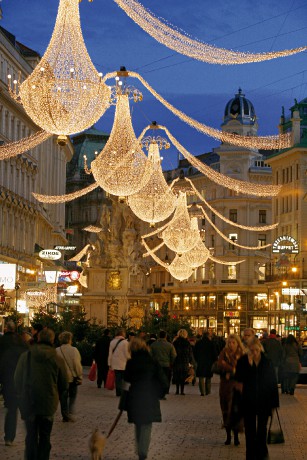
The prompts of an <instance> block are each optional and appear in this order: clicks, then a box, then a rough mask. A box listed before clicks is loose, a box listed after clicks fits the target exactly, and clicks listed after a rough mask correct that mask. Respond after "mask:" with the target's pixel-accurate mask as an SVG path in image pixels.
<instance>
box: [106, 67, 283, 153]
mask: <svg viewBox="0 0 307 460" xmlns="http://www.w3.org/2000/svg"><path fill="white" fill-rule="evenodd" d="M115 75H116V72H111V73H108V74H106V75H105V77H104V79H105V81H106V80H108V79H109V78H113V77H114V76H115ZM128 75H129V76H130V77H133V78H137V79H138V80H139V81H140V82H141V83H142V84H143V85H144V86H145V88H147V89H148V91H149V92H150V93H151V94H152V95H153V96H154V97H155V98H156V99H157V100H158V101H160V102H161V104H163V105H164V106H165V107H166V108H167V109H169V110H170V111H171V112H172V113H173V114H174V115H176V116H177V117H178V118H180V120H182V121H184V122H185V123H187V124H188V125H190V126H192V128H194V129H197V130H198V131H200V132H202V133H204V134H206V135H207V136H209V137H212V138H213V139H216V140H220V141H221V142H223V143H226V144H230V145H236V146H238V147H243V148H247V149H262V150H280V149H286V148H289V147H291V146H292V138H291V134H290V133H283V134H278V135H277V136H241V135H240V134H235V133H228V132H226V131H220V130H218V129H215V128H211V127H210V126H207V125H204V124H202V123H200V122H199V121H196V120H194V119H193V118H191V117H189V116H188V115H186V114H185V113H183V112H181V110H178V109H176V108H175V107H174V106H173V105H172V104H170V103H169V102H167V101H166V100H165V99H164V98H163V97H162V96H160V94H158V93H157V92H156V91H155V90H154V89H153V88H152V87H151V86H150V85H149V83H147V81H146V80H144V78H142V77H141V76H140V75H139V74H138V73H136V72H130V71H129V72H127V76H128Z"/></svg>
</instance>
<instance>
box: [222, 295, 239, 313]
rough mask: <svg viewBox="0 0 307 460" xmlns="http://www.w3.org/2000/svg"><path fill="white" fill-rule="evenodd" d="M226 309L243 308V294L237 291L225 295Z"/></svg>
mask: <svg viewBox="0 0 307 460" xmlns="http://www.w3.org/2000/svg"><path fill="white" fill-rule="evenodd" d="M224 305H225V309H226V310H241V296H239V295H238V294H237V293H228V294H226V295H225V297H224Z"/></svg>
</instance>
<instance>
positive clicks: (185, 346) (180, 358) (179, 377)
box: [173, 329, 194, 395]
mask: <svg viewBox="0 0 307 460" xmlns="http://www.w3.org/2000/svg"><path fill="white" fill-rule="evenodd" d="M173 345H174V347H175V350H176V353H177V356H176V358H175V361H174V365H173V381H174V383H175V384H176V395H179V387H180V394H181V395H184V394H185V393H184V385H185V380H186V378H187V377H188V371H189V366H190V365H192V364H193V363H194V357H193V351H192V347H191V344H190V342H189V340H188V333H187V331H186V330H185V329H180V330H179V331H178V333H177V337H176V338H175V339H174V342H173Z"/></svg>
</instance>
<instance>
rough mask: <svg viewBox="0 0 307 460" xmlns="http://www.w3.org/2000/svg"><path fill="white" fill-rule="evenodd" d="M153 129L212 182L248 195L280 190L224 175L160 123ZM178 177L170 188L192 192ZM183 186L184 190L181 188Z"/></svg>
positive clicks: (260, 194) (272, 194) (144, 131)
mask: <svg viewBox="0 0 307 460" xmlns="http://www.w3.org/2000/svg"><path fill="white" fill-rule="evenodd" d="M151 128H152V125H148V126H147V127H146V128H145V129H144V130H143V132H142V133H141V135H140V137H139V139H141V137H142V136H143V135H144V133H146V131H147V130H148V129H151ZM155 129H161V130H163V131H164V132H165V133H166V134H167V136H168V138H169V139H170V141H171V142H172V144H173V145H174V146H175V147H176V148H177V149H178V151H179V152H180V153H182V155H183V156H184V157H185V158H186V159H187V160H188V161H189V163H191V164H192V165H193V166H194V167H195V168H196V169H198V171H200V172H201V173H203V174H204V175H205V176H206V177H208V179H210V180H211V181H212V182H215V183H216V184H218V185H222V186H223V187H226V188H228V189H230V190H234V191H235V192H239V193H243V194H245V195H246V194H248V195H255V196H270V197H271V196H276V195H278V193H279V192H280V190H281V188H282V186H281V185H265V184H255V183H252V182H245V181H241V180H238V179H233V178H231V177H229V176H225V175H224V174H221V173H219V172H218V171H215V170H214V169H212V168H211V167H210V166H207V165H206V164H204V163H202V162H201V161H200V160H198V159H197V158H196V157H194V155H192V154H191V153H189V152H188V151H187V150H186V149H185V148H184V147H183V146H182V145H181V144H180V143H179V142H178V141H177V139H176V138H175V137H174V136H172V134H171V133H170V131H169V130H168V129H167V128H166V127H165V126H162V125H155ZM178 180H179V179H175V180H174V181H173V184H174V185H171V186H170V188H172V190H173V191H174V192H175V193H176V190H177V189H178V190H180V189H181V190H182V191H184V192H185V193H187V194H189V195H193V194H194V189H193V188H192V186H191V184H189V183H187V181H185V180H182V181H181V182H178ZM183 187H184V190H183Z"/></svg>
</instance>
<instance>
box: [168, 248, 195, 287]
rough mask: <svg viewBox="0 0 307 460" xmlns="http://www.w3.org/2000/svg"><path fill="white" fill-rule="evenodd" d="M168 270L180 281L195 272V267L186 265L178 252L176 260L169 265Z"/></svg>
mask: <svg viewBox="0 0 307 460" xmlns="http://www.w3.org/2000/svg"><path fill="white" fill-rule="evenodd" d="M168 271H169V272H170V274H171V275H172V277H173V278H176V279H177V280H179V281H184V280H187V279H188V278H190V276H191V275H192V273H193V269H192V268H191V267H190V266H189V265H186V264H185V263H184V262H183V261H182V260H181V257H179V255H178V254H176V256H175V258H174V260H173V261H172V263H171V264H170V265H169V267H168Z"/></svg>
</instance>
